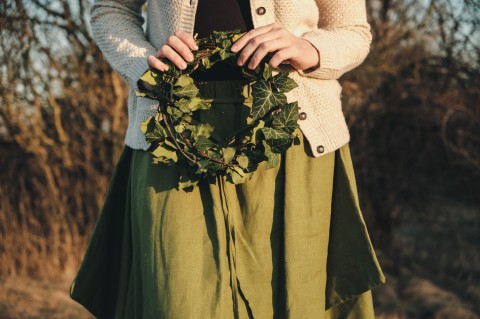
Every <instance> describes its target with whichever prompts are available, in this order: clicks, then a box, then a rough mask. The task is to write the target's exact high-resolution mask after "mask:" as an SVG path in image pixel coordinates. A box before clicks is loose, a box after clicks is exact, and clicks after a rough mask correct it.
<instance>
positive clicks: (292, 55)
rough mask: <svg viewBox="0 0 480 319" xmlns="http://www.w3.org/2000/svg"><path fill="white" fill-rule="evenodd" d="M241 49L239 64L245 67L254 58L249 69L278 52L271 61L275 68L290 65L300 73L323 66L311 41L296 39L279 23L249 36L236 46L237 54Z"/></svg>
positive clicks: (259, 29)
mask: <svg viewBox="0 0 480 319" xmlns="http://www.w3.org/2000/svg"><path fill="white" fill-rule="evenodd" d="M242 49H243V50H242ZM240 50H242V53H241V54H240V56H239V58H238V61H237V62H238V65H240V66H242V65H244V64H245V63H246V62H247V60H248V59H249V58H250V62H249V64H248V68H249V69H255V68H256V67H257V66H258V64H259V63H260V62H261V61H262V59H263V58H264V57H265V56H266V55H267V54H268V53H269V52H275V54H274V55H273V57H272V58H271V59H270V61H269V62H268V63H269V64H270V65H271V66H272V67H274V68H276V67H277V66H278V65H280V64H281V63H286V64H291V65H292V66H293V67H294V68H296V69H297V70H305V69H308V68H314V67H318V66H319V63H320V53H319V52H318V50H317V49H316V48H315V47H314V46H313V45H312V44H311V43H310V42H309V41H308V40H305V39H303V38H301V37H297V36H295V35H294V34H292V33H291V32H289V31H288V30H286V29H285V28H284V27H283V26H282V25H280V24H278V23H273V24H269V25H266V26H263V27H259V28H256V29H253V30H250V31H249V32H247V33H245V34H244V35H243V36H242V37H241V38H240V39H238V40H237V42H236V43H235V44H234V45H233V46H232V51H233V52H238V51H240Z"/></svg>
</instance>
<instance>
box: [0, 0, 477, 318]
mask: <svg viewBox="0 0 480 319" xmlns="http://www.w3.org/2000/svg"><path fill="white" fill-rule="evenodd" d="M367 2H368V11H369V20H370V22H371V25H372V33H373V35H374V41H373V44H372V50H371V53H370V55H369V57H368V59H367V60H366V61H365V63H364V64H363V65H362V66H360V67H359V68H357V69H355V70H354V71H352V72H350V73H348V74H346V75H345V76H344V77H342V78H341V82H342V85H343V88H344V93H343V100H344V105H345V107H344V111H345V114H346V116H347V119H348V124H349V127H350V129H351V135H352V140H351V149H352V156H353V162H354V166H355V169H356V176H357V182H358V184H359V192H360V198H361V204H362V207H363V213H364V216H365V219H366V221H367V224H368V227H369V231H370V234H371V238H372V241H373V243H374V246H375V247H376V249H377V254H378V257H379V259H380V263H381V264H382V266H383V269H384V271H385V273H386V275H387V281H388V284H387V285H384V286H383V287H381V288H377V289H375V290H374V298H375V304H376V313H377V317H378V318H392V319H393V318H402V319H403V318H408V319H410V318H412V319H416V318H435V319H447V318H452V319H464V318H465V319H466V318H479V315H480V86H479V83H480V2H479V1H478V0H470V1H467V0H465V1H460V0H459V1H453V0H451V1H450V0H437V1H435V0H428V1H427V0H424V1H418V0H415V1H413V0H397V1H395V0H383V1H378V0H369V1H367ZM90 7H91V1H89V0H85V1H84V0H71V1H61V0H51V1H48V0H28V1H27V0H1V1H0V26H1V27H0V43H1V47H0V93H1V96H0V318H5V319H10V318H90V316H89V315H88V313H87V312H86V311H85V310H83V309H82V307H81V306H79V305H78V304H76V303H74V302H73V301H71V300H70V299H69V297H68V286H69V284H70V282H71V280H72V279H73V276H74V274H75V273H76V270H77V267H78V265H79V262H80V261H81V258H82V256H83V253H84V249H85V246H86V242H87V239H88V235H89V234H90V232H91V230H92V227H93V225H94V222H95V220H96V218H97V217H98V213H99V211H100V208H101V205H102V202H103V200H104V196H105V192H106V188H107V186H108V181H109V178H110V175H111V173H112V169H113V166H114V164H115V161H116V159H117V157H118V155H119V153H120V150H121V147H122V145H123V137H124V134H125V129H126V124H127V118H126V96H127V87H126V85H125V83H123V81H122V80H121V79H120V78H119V77H118V76H117V75H116V74H115V73H114V72H113V71H112V69H111V68H110V67H109V65H108V64H107V63H106V62H105V60H104V59H103V57H102V54H101V52H100V51H99V50H98V48H97V47H96V46H95V43H94V41H93V40H92V38H91V34H90V31H89V25H88V19H89V9H90Z"/></svg>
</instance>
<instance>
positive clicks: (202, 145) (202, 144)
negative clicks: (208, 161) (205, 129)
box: [194, 135, 216, 151]
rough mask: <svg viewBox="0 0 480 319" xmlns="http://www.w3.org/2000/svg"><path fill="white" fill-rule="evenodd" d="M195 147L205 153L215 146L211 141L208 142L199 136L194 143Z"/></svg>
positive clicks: (205, 138)
mask: <svg viewBox="0 0 480 319" xmlns="http://www.w3.org/2000/svg"><path fill="white" fill-rule="evenodd" d="M194 145H195V147H197V148H198V149H199V150H201V151H206V150H208V149H210V148H212V147H214V146H215V145H216V144H215V143H213V142H212V141H211V140H209V139H208V138H207V137H205V136H203V135H201V136H199V137H198V138H197V141H196V142H195V144H194Z"/></svg>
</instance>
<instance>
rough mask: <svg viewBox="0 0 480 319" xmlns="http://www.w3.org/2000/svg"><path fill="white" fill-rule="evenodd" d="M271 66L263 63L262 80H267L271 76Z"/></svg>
mask: <svg viewBox="0 0 480 319" xmlns="http://www.w3.org/2000/svg"><path fill="white" fill-rule="evenodd" d="M272 70H273V68H272V66H271V65H270V64H267V63H266V64H265V66H264V68H263V79H264V80H268V79H270V78H271V77H272Z"/></svg>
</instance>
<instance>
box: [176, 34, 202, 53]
mask: <svg viewBox="0 0 480 319" xmlns="http://www.w3.org/2000/svg"><path fill="white" fill-rule="evenodd" d="M175 36H176V37H177V38H179V39H180V40H182V41H183V43H185V44H186V45H187V46H188V47H189V48H190V50H198V45H197V42H195V39H194V38H193V37H192V36H191V35H190V34H188V33H186V32H185V31H182V30H179V31H177V32H175Z"/></svg>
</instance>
